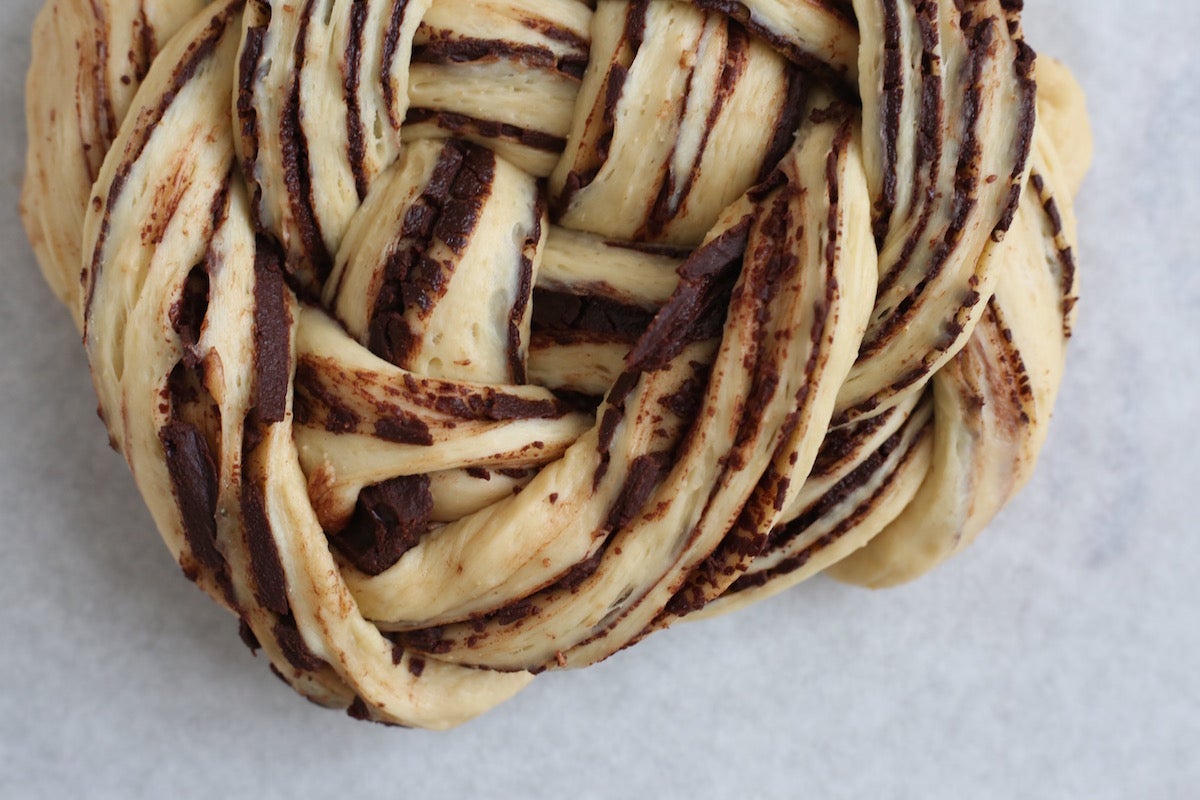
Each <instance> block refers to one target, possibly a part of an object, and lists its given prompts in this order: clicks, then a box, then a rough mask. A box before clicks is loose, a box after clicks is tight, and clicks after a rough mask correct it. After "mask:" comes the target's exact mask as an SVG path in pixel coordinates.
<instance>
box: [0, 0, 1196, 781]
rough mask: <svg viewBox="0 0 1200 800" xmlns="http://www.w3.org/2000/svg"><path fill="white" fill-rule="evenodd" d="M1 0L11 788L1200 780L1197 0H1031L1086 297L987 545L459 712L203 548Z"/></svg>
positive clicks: (0, 208)
mask: <svg viewBox="0 0 1200 800" xmlns="http://www.w3.org/2000/svg"><path fill="white" fill-rule="evenodd" d="M39 2H40V0H4V3H3V4H2V5H0V31H2V37H3V47H2V49H0V54H2V55H0V58H2V60H3V69H2V70H0V75H2V76H3V77H0V108H3V109H5V111H6V113H4V114H3V115H2V117H0V183H2V187H0V192H2V197H0V243H2V245H0V246H2V252H3V253H4V254H5V256H6V260H5V264H4V283H3V291H2V292H0V343H2V347H0V536H2V537H3V538H2V539H0V541H2V542H3V549H2V556H0V632H2V633H3V637H4V645H3V648H2V649H0V686H2V687H3V690H2V692H0V719H2V720H3V723H0V796H2V797H12V798H42V797H45V798H58V797H127V798H133V797H147V798H157V797H181V798H190V797H243V796H244V797H261V798H274V797H280V798H284V797H308V796H313V797H315V796H323V795H327V796H338V797H348V798H350V797H352V798H359V797H364V798H365V797H395V796H401V795H404V796H412V797H443V796H445V797H450V796H464V797H476V796H496V797H543V796H544V797H557V798H562V797H602V796H621V797H625V796H637V795H644V796H651V797H781V798H783V797H820V798H826V797H830V798H836V797H868V796H872V797H889V798H940V797H947V798H963V797H970V798H992V797H995V798H1008V797H1014V798H1015V797H1038V798H1076V797H1078V798H1128V797H1138V798H1183V797H1190V796H1195V791H1196V789H1195V787H1196V785H1198V784H1200V759H1197V758H1196V756H1195V752H1194V751H1195V749H1196V747H1197V746H1200V688H1198V679H1197V671H1196V665H1197V664H1198V663H1200V537H1198V533H1200V532H1198V530H1197V527H1198V526H1197V524H1196V521H1195V513H1194V511H1193V508H1194V503H1195V502H1196V493H1197V492H1198V491H1200V489H1198V485H1197V476H1198V474H1200V459H1198V458H1197V456H1196V451H1195V444H1194V441H1193V439H1194V438H1195V437H1196V435H1197V433H1198V426H1197V419H1198V418H1200V413H1198V412H1200V389H1198V384H1200V356H1198V351H1200V344H1198V337H1197V330H1200V311H1198V309H1200V269H1197V264H1196V254H1197V253H1198V252H1200V189H1198V188H1197V186H1198V181H1200V145H1198V144H1197V143H1198V142H1200V49H1198V48H1197V46H1196V42H1197V41H1200V10H1197V8H1196V7H1195V6H1194V5H1193V4H1192V3H1190V2H1178V0H1143V1H1142V2H1140V3H1138V4H1137V6H1136V10H1137V13H1136V14H1135V13H1134V5H1133V3H1130V2H1122V1H1121V0H1054V1H1053V2H1052V1H1051V0H1030V2H1029V6H1030V9H1029V12H1028V16H1027V28H1028V31H1029V36H1030V39H1031V41H1032V43H1033V44H1034V45H1035V47H1038V48H1039V49H1042V50H1044V51H1045V52H1047V53H1053V54H1055V55H1057V56H1059V57H1061V58H1063V59H1064V60H1066V61H1067V62H1068V63H1069V64H1070V65H1071V66H1072V67H1074V68H1075V70H1076V71H1077V73H1078V74H1079V76H1080V77H1081V79H1082V81H1083V83H1084V84H1085V86H1086V87H1087V88H1088V90H1089V91H1090V93H1091V98H1090V105H1091V110H1092V113H1093V118H1094V125H1095V129H1096V135H1097V165H1096V167H1095V169H1094V171H1093V172H1092V174H1091V176H1090V178H1089V180H1088V183H1087V185H1086V189H1085V195H1086V196H1085V198H1084V200H1083V201H1082V203H1081V205H1080V209H1079V211H1080V220H1081V228H1082V231H1083V236H1084V241H1085V244H1084V247H1083V270H1084V271H1083V291H1084V304H1083V306H1082V316H1081V319H1080V324H1079V329H1078V333H1077V337H1076V339H1075V341H1074V344H1073V345H1072V352H1071V356H1072V358H1071V362H1070V366H1069V369H1068V373H1067V382H1066V386H1065V389H1064V391H1063V395H1062V399H1061V406H1060V413H1059V417H1058V419H1057V420H1056V422H1055V425H1054V429H1053V432H1052V434H1051V437H1050V443H1049V448H1048V452H1047V455H1046V457H1045V458H1044V460H1043V462H1042V464H1041V466H1040V468H1039V471H1038V474H1037V476H1036V477H1035V480H1034V482H1033V484H1032V486H1031V487H1030V488H1029V489H1028V490H1026V492H1025V493H1024V494H1023V495H1022V496H1021V497H1020V498H1019V500H1018V501H1017V502H1016V503H1015V504H1014V505H1013V506H1012V507H1010V508H1009V509H1008V510H1006V511H1005V512H1004V514H1003V515H1002V516H1001V517H1000V519H999V520H998V521H997V522H996V523H995V524H994V525H993V526H992V528H991V529H990V531H988V532H987V533H986V534H985V535H984V537H983V538H982V539H981V541H980V542H979V543H978V544H977V545H976V546H975V547H974V548H973V549H971V550H970V551H969V552H968V553H967V554H966V555H965V556H963V557H960V558H959V559H957V560H956V561H954V562H953V563H951V564H950V565H948V566H946V567H944V568H942V569H940V570H938V571H937V572H935V573H934V574H933V575H931V576H929V577H928V578H926V579H925V580H923V581H921V582H919V583H917V584H915V585H912V586H909V587H906V588H903V589H900V590H895V591H891V592H887V593H881V594H875V593H867V592H862V591H859V590H854V589H849V588H843V587H841V586H839V585H837V584H834V583H833V582H830V581H825V580H817V581H813V582H811V583H810V584H808V585H805V586H802V587H800V588H799V589H797V590H794V591H792V592H790V593H787V594H785V595H783V596H781V597H778V598H776V599H774V600H772V601H769V602H767V603H764V604H761V605H759V606H757V607H755V608H752V609H750V610H748V611H745V612H743V613H741V614H738V615H735V616H733V617H726V618H723V619H721V620H717V621H714V622H710V623H704V624H697V625H686V626H681V627H679V628H677V629H675V630H672V631H670V632H668V633H666V634H661V635H658V636H655V637H653V638H651V639H650V640H649V641H647V642H645V643H643V644H642V645H641V646H639V647H637V648H635V649H633V650H631V651H628V652H626V653H622V654H620V655H618V656H617V657H615V658H613V659H610V660H609V661H608V662H605V663H604V664H601V665H600V666H598V667H596V668H593V669H590V670H587V671H585V672H576V673H571V674H554V675H549V676H546V677H544V678H543V679H541V680H539V681H537V682H536V683H535V685H534V686H533V687H532V688H531V689H529V690H527V691H526V692H524V693H523V694H521V695H520V696H518V698H517V699H516V700H515V701H513V702H510V703H508V704H507V705H505V706H502V707H501V708H500V709H498V710H497V711H495V712H493V713H492V714H490V715H488V716H486V717H484V718H482V719H481V720H478V721H477V722H475V723H473V724H471V725H469V726H467V727H466V728H463V729H460V730H458V731H456V732H453V733H449V734H429V733H420V732H405V731H396V730H389V729H384V728H381V727H377V726H369V725H363V724H357V723H354V722H352V721H351V720H349V719H347V718H346V717H345V716H343V715H338V714H334V713H330V712H325V711H322V710H319V709H317V708H315V707H313V706H310V705H309V704H307V703H304V702H302V701H300V700H299V699H298V698H296V697H295V696H293V695H292V693H291V692H290V691H288V690H287V689H285V688H284V687H283V686H282V685H281V684H280V683H279V682H278V681H276V680H275V679H274V678H273V677H272V676H271V675H270V674H269V673H268V671H267V669H266V665H265V664H264V663H263V662H262V660H261V659H260V660H257V661H256V660H255V659H253V658H251V657H250V655H249V654H248V652H247V651H246V649H245V648H244V647H243V646H242V645H241V643H240V642H239V641H238V639H237V637H236V635H235V629H236V626H235V624H234V622H233V621H232V619H230V618H228V617H226V616H225V614H224V613H223V612H221V611H219V610H218V609H217V608H216V607H215V606H214V605H213V604H212V603H210V602H209V601H208V600H207V599H206V598H205V597H204V596H203V595H201V594H200V593H199V592H198V591H196V590H195V589H194V588H193V587H192V586H191V585H190V584H188V583H187V582H186V581H185V580H183V579H182V578H181V576H180V574H179V570H178V569H177V568H176V567H175V566H174V565H173V564H172V563H171V561H170V559H169V557H168V556H167V554H166V551H165V550H164V548H162V547H161V545H160V544H159V540H158V537H157V535H156V533H155V532H154V530H153V527H152V525H151V522H150V518H149V515H148V514H147V513H146V512H145V511H144V510H143V507H142V504H141V502H140V500H139V498H138V496H137V494H136V492H135V491H134V488H133V482H132V480H131V479H130V477H129V475H128V473H127V470H126V469H125V466H124V464H123V463H122V462H121V461H120V460H119V458H118V457H117V456H116V455H114V454H113V453H112V452H110V451H109V450H108V448H107V445H106V437H105V434H104V432H103V429H102V427H101V425H100V423H99V422H98V421H97V420H96V415H95V411H94V409H95V405H96V404H95V399H94V397H93V394H92V389H91V385H90V382H89V380H88V376H87V370H86V366H85V362H84V358H83V354H82V352H81V349H80V347H79V343H78V339H77V337H76V335H75V332H74V330H73V329H72V327H71V325H70V322H69V320H68V318H67V315H66V313H65V312H64V311H62V310H61V309H59V308H58V307H57V306H56V305H55V303H54V301H53V299H52V297H51V295H50V292H49V291H48V290H47V289H46V288H44V287H43V285H42V283H41V279H40V277H39V275H38V274H37V270H36V268H35V266H34V261H33V257H32V255H31V253H30V251H29V249H28V247H27V245H26V244H25V239H24V236H23V234H22V231H21V229H20V225H19V223H18V221H17V218H16V213H15V208H16V204H17V194H18V187H19V184H20V180H21V174H22V168H23V167H22V165H23V152H24V124H23V117H22V113H21V108H22V93H23V75H24V72H25V70H26V67H27V64H28V30H29V27H30V24H31V22H32V18H33V15H34V12H35V8H36V7H37V6H38V5H39Z"/></svg>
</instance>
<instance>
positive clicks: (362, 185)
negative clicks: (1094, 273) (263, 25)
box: [342, 0, 370, 200]
mask: <svg viewBox="0 0 1200 800" xmlns="http://www.w3.org/2000/svg"><path fill="white" fill-rule="evenodd" d="M367 11H368V8H367V0H353V2H352V4H351V6H350V35H349V37H348V41H347V43H346V57H345V68H344V72H343V82H342V89H343V92H344V97H345V102H346V138H347V142H348V143H349V152H348V153H347V156H348V157H349V160H350V170H351V172H353V173H354V188H355V190H356V191H357V192H358V199H359V200H362V199H364V198H365V197H366V196H367V190H368V189H369V188H370V187H369V185H368V179H367V171H366V133H365V131H364V126H363V119H362V108H361V106H360V105H359V102H358V86H359V82H360V81H361V80H362V46H363V28H364V27H365V26H366V22H367Z"/></svg>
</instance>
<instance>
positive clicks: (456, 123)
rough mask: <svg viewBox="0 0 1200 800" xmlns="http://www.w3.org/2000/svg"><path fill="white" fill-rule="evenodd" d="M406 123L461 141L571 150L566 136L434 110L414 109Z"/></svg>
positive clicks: (549, 149) (410, 111) (558, 151)
mask: <svg viewBox="0 0 1200 800" xmlns="http://www.w3.org/2000/svg"><path fill="white" fill-rule="evenodd" d="M404 122H405V124H407V125H416V124H419V123H422V122H430V123H432V124H434V125H436V126H438V127H439V128H441V129H442V130H444V131H449V132H450V133H453V134H454V135H455V136H458V137H460V138H469V137H471V136H475V137H478V138H481V139H503V140H505V141H509V142H516V143H517V144H520V145H524V146H525V147H529V148H532V149H534V150H542V151H544V152H547V153H561V152H562V151H563V150H564V149H565V148H566V146H567V140H566V138H564V137H562V136H555V135H554V134H550V133H545V132H543V131H535V130H530V129H529V128H520V127H517V126H516V125H510V124H508V123H507V122H496V121H495V120H490V119H480V118H478V117H470V116H467V115H466V114H458V113H455V112H453V111H439V110H437V109H434V108H411V109H409V111H408V116H407V117H406V118H405V120H404Z"/></svg>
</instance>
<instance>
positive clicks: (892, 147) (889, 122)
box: [875, 0, 932, 244]
mask: <svg viewBox="0 0 1200 800" xmlns="http://www.w3.org/2000/svg"><path fill="white" fill-rule="evenodd" d="M896 3H897V0H881V2H880V6H881V11H882V14H883V91H882V93H881V94H880V97H879V116H880V117H881V119H882V122H883V125H882V129H881V130H880V135H881V137H882V139H883V192H882V196H881V197H880V198H879V200H878V201H877V205H876V209H875V239H876V240H877V242H878V243H880V244H882V242H883V239H884V236H885V235H886V234H887V231H888V228H889V227H890V225H891V219H892V212H893V211H894V210H895V208H896V198H897V191H896V190H897V186H896V183H897V180H898V177H897V162H898V160H899V154H898V152H897V142H898V141H899V138H900V116H901V109H902V108H903V106H904V66H903V65H904V53H903V52H902V51H901V49H900V14H899V11H898V10H897V7H896ZM917 13H920V11H919V10H918V12H917ZM928 77H932V76H928Z"/></svg>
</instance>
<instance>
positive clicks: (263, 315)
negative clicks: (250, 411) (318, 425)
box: [254, 236, 292, 423]
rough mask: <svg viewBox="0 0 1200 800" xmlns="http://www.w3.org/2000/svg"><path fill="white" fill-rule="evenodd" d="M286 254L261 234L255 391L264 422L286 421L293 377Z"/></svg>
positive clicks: (257, 248)
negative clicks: (284, 267)
mask: <svg viewBox="0 0 1200 800" xmlns="http://www.w3.org/2000/svg"><path fill="white" fill-rule="evenodd" d="M281 263H282V257H281V256H280V254H279V252H278V251H277V250H276V249H275V246H274V244H273V243H271V242H269V241H268V240H267V239H266V238H264V237H262V236H260V237H258V239H257V241H256V242H255V251H254V378H255V381H254V392H255V409H256V410H257V411H258V415H259V418H260V419H261V420H262V421H263V422H268V423H271V422H282V421H283V418H284V417H285V416H286V414H287V401H288V388H289V381H290V380H291V367H292V341H291V323H292V320H291V314H290V313H289V312H288V306H287V286H286V285H285V284H284V280H283V269H282V266H281Z"/></svg>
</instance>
